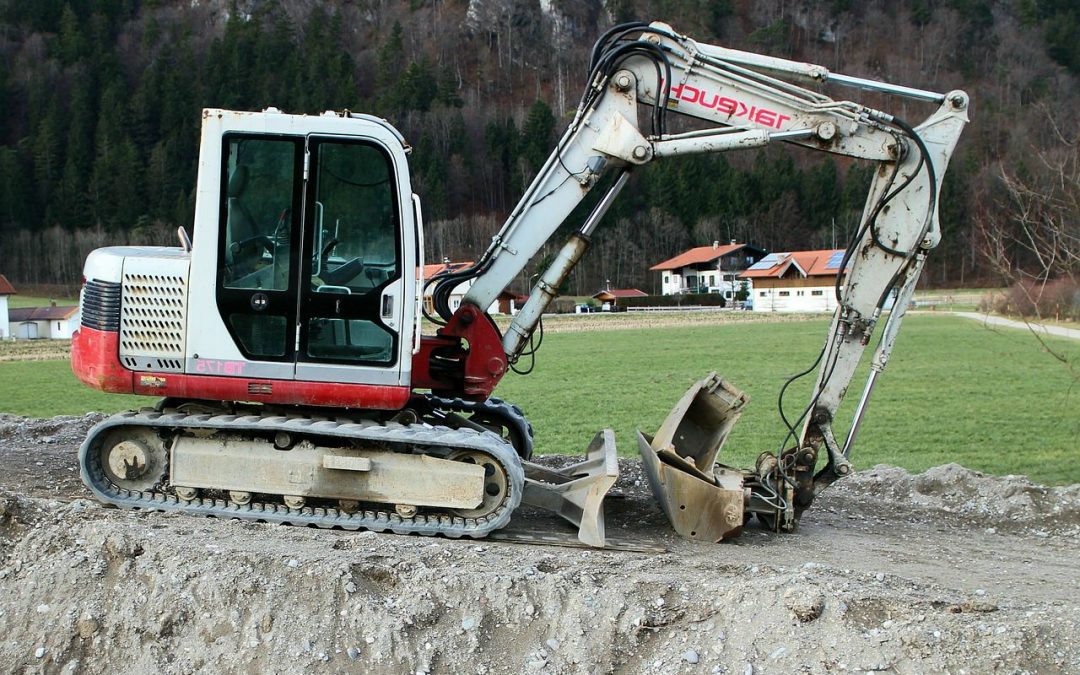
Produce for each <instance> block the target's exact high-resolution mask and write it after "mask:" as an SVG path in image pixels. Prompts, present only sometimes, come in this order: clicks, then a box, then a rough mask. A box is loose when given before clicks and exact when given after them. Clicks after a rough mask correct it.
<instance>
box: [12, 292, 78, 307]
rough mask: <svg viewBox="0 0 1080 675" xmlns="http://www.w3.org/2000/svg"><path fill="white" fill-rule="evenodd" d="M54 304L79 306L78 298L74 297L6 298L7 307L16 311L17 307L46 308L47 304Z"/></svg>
mask: <svg viewBox="0 0 1080 675" xmlns="http://www.w3.org/2000/svg"><path fill="white" fill-rule="evenodd" d="M51 302H55V303H56V304H57V305H60V306H62V307H63V306H72V305H77V304H79V298H78V297H77V296H76V297H52V298H50V297H45V296H38V295H10V296H8V307H10V308H11V309H16V308H19V307H48V306H49V303H51Z"/></svg>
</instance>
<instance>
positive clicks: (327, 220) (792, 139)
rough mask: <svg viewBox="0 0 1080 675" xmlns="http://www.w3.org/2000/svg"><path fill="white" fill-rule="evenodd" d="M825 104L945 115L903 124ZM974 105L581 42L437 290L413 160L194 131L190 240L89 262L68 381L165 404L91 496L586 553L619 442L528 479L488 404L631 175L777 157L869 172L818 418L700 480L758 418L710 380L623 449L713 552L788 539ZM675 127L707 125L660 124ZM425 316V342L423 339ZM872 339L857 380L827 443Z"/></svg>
mask: <svg viewBox="0 0 1080 675" xmlns="http://www.w3.org/2000/svg"><path fill="white" fill-rule="evenodd" d="M823 85H836V87H834V88H839V87H844V88H848V89H852V90H856V91H869V92H874V93H875V96H877V97H878V98H879V99H880V100H897V99H898V100H900V101H902V102H905V103H906V102H910V101H921V102H926V103H929V104H931V105H936V106H937V108H936V109H935V110H933V112H932V113H931V114H930V115H929V117H927V118H926V119H925V120H924V121H922V122H921V123H920V124H918V125H917V126H912V125H909V124H908V123H907V122H905V121H904V120H903V119H901V118H900V117H898V116H896V115H893V114H889V113H886V112H883V111H880V110H876V109H873V108H870V107H867V106H865V105H861V104H859V103H854V102H851V101H849V100H842V99H833V98H830V97H828V96H826V95H824V94H822V93H819V90H821V89H823V88H824V87H823ZM968 107H969V99H968V96H967V94H965V93H964V92H962V91H951V92H948V93H937V92H933V91H925V90H921V89H913V88H910V87H904V86H896V85H892V84H886V83H883V82H878V81H875V80H869V79H861V78H857V77H851V76H847V75H841V74H837V73H831V72H829V71H828V70H827V69H825V68H823V67H821V66H817V65H812V64H806V63H799V62H794V61H790V60H784V59H779V58H773V57H769V56H764V55H758V54H753V53H747V52H742V51H736V50H732V49H726V48H723V47H719V46H713V45H708V44H702V43H698V42H696V41H694V40H692V39H690V38H689V37H686V36H684V35H681V34H679V33H677V32H676V31H675V30H674V29H672V27H671V26H668V25H666V24H664V23H652V24H644V23H631V24H623V25H619V26H615V27H614V28H612V29H611V30H609V31H608V32H607V33H606V34H604V35H603V36H602V37H601V38H600V39H599V40H598V41H597V43H596V44H595V46H594V47H593V50H592V53H591V59H590V67H589V73H588V78H587V81H586V86H585V90H584V94H583V96H582V98H581V101H580V105H579V106H578V108H577V111H576V114H575V116H574V117H573V120H572V121H571V122H570V124H569V126H568V128H567V129H566V131H565V133H564V134H563V135H562V137H561V138H560V140H559V141H558V144H557V145H556V147H555V149H554V151H553V152H552V153H551V155H550V157H549V158H548V159H547V161H546V163H545V164H544V165H543V167H542V168H541V169H540V171H539V173H538V175H537V176H536V178H535V180H533V181H532V183H531V184H530V185H529V187H528V188H527V189H526V191H525V193H524V195H523V196H522V198H521V200H520V202H519V203H518V204H517V206H516V207H515V208H514V209H513V211H512V213H511V214H510V215H509V217H508V219H507V220H506V222H505V224H504V225H503V226H502V228H501V229H500V230H499V232H498V233H497V234H496V235H495V236H494V237H493V238H492V240H491V244H490V246H489V247H488V248H487V250H486V251H484V252H483V254H482V255H481V256H479V257H478V258H477V261H476V262H475V263H474V264H472V265H471V266H468V267H467V268H465V269H459V270H455V271H451V272H448V273H445V274H441V275H438V276H435V277H432V278H430V279H424V278H423V269H424V259H423V258H424V230H423V225H422V214H421V204H420V201H419V199H418V198H417V196H416V195H415V194H413V192H412V187H411V182H410V176H409V163H408V154H409V150H410V148H409V146H408V144H407V143H406V142H405V140H404V139H403V137H402V135H401V134H400V133H399V132H398V131H397V130H396V129H395V128H394V127H393V126H391V125H390V124H389V123H387V122H386V121H385V120H382V119H379V118H377V117H373V116H371V115H365V114H356V113H351V112H348V111H345V112H326V113H323V114H321V115H293V114H285V113H283V112H281V111H279V110H277V109H274V108H267V109H265V110H263V111H261V112H236V111H228V110H218V109H207V110H204V111H203V115H202V118H203V119H202V136H201V149H200V158H199V170H198V182H197V187H196V200H195V223H194V234H195V236H194V238H193V239H192V238H190V237H188V235H187V234H186V232H185V231H184V230H183V228H181V230H180V232H179V235H180V245H179V246H177V247H142V246H131V247H109V248H103V249H98V250H96V251H93V252H92V253H91V254H90V255H89V257H88V258H87V260H86V263H85V268H84V279H85V282H84V286H83V289H82V295H81V305H82V324H81V327H80V329H79V330H78V332H77V334H76V336H75V338H74V340H73V345H72V367H73V370H74V372H75V373H76V375H77V376H78V377H79V379H80V380H82V381H83V382H84V383H86V384H87V385H89V386H91V387H93V388H95V389H99V390H102V391H107V392H119V393H129V394H130V393H134V394H141V395H147V396H156V397H160V401H159V403H158V404H157V405H156V406H155V407H153V408H146V409H143V410H139V411H130V412H124V413H120V414H117V415H114V416H112V417H109V418H107V419H105V420H104V421H102V422H101V423H100V424H98V425H97V426H95V427H94V429H93V430H92V431H91V432H90V433H89V435H88V437H87V438H86V440H85V442H84V443H83V444H82V447H81V449H80V454H79V461H80V465H81V472H82V477H83V480H84V481H85V482H86V484H87V485H88V486H89V488H90V490H91V491H92V492H93V494H94V495H95V496H96V497H97V498H98V499H99V500H101V501H103V502H105V503H107V504H112V505H116V506H119V507H123V508H134V509H148V510H160V511H178V512H183V513H189V514H199V515H207V516H217V517H225V518H241V519H254V520H259V521H264V522H275V523H291V524H295V525H313V526H317V527H328V528H342V529H349V530H352V529H368V530H374V531H392V532H397V533H417V534H421V535H444V536H448V537H463V536H464V537H484V536H486V535H488V534H489V533H492V532H493V531H495V530H498V529H499V528H503V527H504V526H506V524H507V523H508V522H509V521H510V519H511V517H512V515H513V512H514V510H515V508H517V507H518V506H519V505H521V504H529V505H532V506H536V507H541V508H545V509H548V510H550V511H553V512H555V513H557V514H558V515H560V516H562V517H563V518H565V519H566V520H568V521H570V522H571V523H573V525H574V526H576V527H577V537H578V539H579V540H580V541H581V542H583V543H584V544H587V545H592V546H603V545H604V543H605V531H604V521H603V500H604V496H605V494H606V493H607V491H608V490H609V488H610V487H611V486H612V484H613V483H614V482H615V480H616V476H617V474H618V465H617V462H616V461H615V454H614V437H613V434H612V433H611V432H610V431H601V432H600V433H598V434H597V435H596V437H595V438H594V439H593V440H592V442H591V444H590V445H589V446H588V449H587V452H586V457H585V459H584V460H583V461H581V462H579V463H576V464H573V465H571V466H568V467H566V468H564V469H560V470H555V469H551V468H545V467H544V466H541V465H539V464H535V463H533V462H531V461H530V459H531V456H532V452H533V442H534V439H533V432H532V428H531V426H530V425H529V422H528V420H527V419H526V418H525V416H524V415H523V414H522V412H521V410H520V409H519V408H518V407H516V406H514V405H512V404H509V403H507V402H504V401H502V400H501V399H499V398H496V397H493V396H492V393H493V392H494V390H495V387H496V385H497V384H498V382H499V380H500V378H502V376H503V375H504V374H505V373H506V372H507V369H508V368H509V367H511V366H513V365H514V364H515V363H516V362H517V361H518V359H519V358H521V357H522V356H523V355H528V354H529V353H531V352H532V351H533V350H534V349H535V346H536V341H535V336H536V331H537V328H538V326H540V324H541V318H542V315H543V314H544V312H545V310H546V309H547V307H548V305H549V304H550V303H551V301H552V299H553V298H554V297H555V296H556V294H557V289H558V288H559V287H560V285H561V284H562V283H563V281H564V280H565V279H566V278H567V275H568V274H569V273H570V272H571V270H572V269H573V268H574V266H575V264H576V263H577V262H578V261H579V260H580V259H581V257H582V255H584V254H585V251H586V249H587V248H588V247H589V242H590V237H591V235H592V233H593V232H594V230H595V228H596V227H597V225H598V224H599V223H600V221H601V219H602V218H603V216H604V214H605V212H606V211H607V210H608V208H609V207H610V205H611V204H612V202H613V201H614V200H615V199H616V198H617V196H618V194H619V192H620V190H622V189H623V187H624V185H625V184H626V182H627V180H628V179H629V177H630V176H631V174H632V173H633V172H634V170H635V169H637V168H638V167H642V166H646V165H648V164H651V163H653V162H664V161H678V159H679V157H680V156H682V155H691V154H698V153H721V152H734V151H746V150H750V149H752V148H760V147H763V146H766V145H769V144H773V143H785V144H788V145H793V146H799V147H801V148H804V149H808V150H816V151H823V152H828V153H833V154H836V155H842V156H845V157H851V158H856V159H861V160H868V161H871V162H875V163H876V171H875V172H874V176H873V179H872V183H871V187H870V192H869V195H868V197H867V201H866V206H865V208H864V211H863V214H862V218H861V222H860V225H859V227H858V229H857V232H856V233H855V236H854V237H853V238H852V240H851V241H850V243H849V245H848V246H847V248H846V250H845V252H844V255H843V259H842V260H841V261H840V264H839V265H838V266H837V267H838V269H839V270H840V271H841V273H840V274H838V277H837V282H836V289H835V293H836V298H837V303H838V306H837V308H836V310H835V312H834V314H833V317H832V321H831V325H830V327H829V329H828V333H827V335H826V340H825V342H824V345H823V347H822V349H821V352H820V354H819V356H818V359H817V362H816V363H815V366H814V367H816V369H817V380H816V384H815V386H814V388H813V391H812V397H811V400H810V401H809V402H808V403H807V405H806V406H805V409H804V410H803V414H802V415H801V417H799V418H798V419H797V420H788V419H787V418H784V419H783V422H784V424H785V426H786V430H787V434H788V436H787V441H785V444H784V446H785V447H784V448H783V449H781V450H779V451H776V452H763V453H762V454H761V455H760V457H759V458H758V460H757V462H756V465H755V466H754V468H753V469H750V470H736V469H732V468H730V467H726V466H723V465H720V464H717V463H716V457H717V453H718V452H719V450H720V448H721V446H722V445H723V442H724V439H725V438H726V437H727V435H728V432H729V431H730V429H731V425H732V424H734V422H735V420H736V419H737V418H738V416H739V414H740V412H741V410H742V408H743V406H744V405H745V403H746V400H747V397H746V396H745V395H744V394H743V393H742V392H741V391H739V390H738V389H737V388H735V387H734V386H733V385H731V384H730V383H728V382H726V381H725V380H723V379H722V378H719V377H717V376H715V375H714V374H713V375H709V376H707V377H706V378H704V379H703V380H702V381H700V382H698V383H696V384H695V385H694V386H693V387H691V389H690V390H689V391H688V392H687V393H686V395H685V396H684V397H683V398H682V400H681V401H679V403H678V405H676V407H675V409H674V410H673V411H672V414H671V415H670V416H669V417H668V418H667V420H666V421H665V422H664V424H663V425H662V426H661V428H660V429H659V430H658V431H657V433H656V434H655V435H652V436H647V435H645V434H640V433H639V435H638V438H637V443H638V446H639V449H640V451H641V453H642V456H643V464H644V467H645V470H646V473H647V474H648V478H649V482H650V484H651V486H652V488H653V490H654V492H655V493H656V496H657V497H658V500H659V502H660V504H661V506H662V507H663V509H664V511H665V512H666V513H667V514H668V515H669V517H670V519H671V521H672V523H673V525H674V526H675V529H676V530H677V531H678V532H679V533H681V534H683V535H685V536H688V537H691V538H695V539H705V540H711V541H718V540H720V539H724V538H730V537H732V536H735V535H736V534H738V533H739V531H740V530H741V528H742V527H743V524H744V523H745V522H746V521H747V519H748V518H749V517H750V516H751V515H753V516H756V517H757V518H758V519H759V520H760V521H761V522H762V523H764V525H765V526H766V527H768V528H770V529H773V530H777V531H786V530H791V529H793V528H795V526H796V524H797V522H798V519H799V517H800V516H801V514H802V513H803V512H804V511H805V510H806V509H807V508H808V507H809V506H810V505H811V503H812V502H813V500H814V498H815V496H816V495H817V494H818V493H819V492H820V491H821V490H822V489H824V488H825V487H826V486H828V485H829V484H831V483H832V482H834V481H835V480H837V479H839V478H841V477H843V476H844V475H846V474H848V473H850V471H851V467H852V465H851V462H850V459H849V458H850V455H851V450H852V446H853V444H854V442H855V438H856V435H857V433H858V430H859V424H860V421H861V420H862V418H863V416H864V414H865V411H866V407H867V402H868V400H869V398H870V395H871V392H872V391H873V388H874V384H875V382H876V380H877V378H878V376H879V375H880V373H881V372H882V371H883V370H884V368H885V366H886V363H887V361H888V359H889V355H890V353H891V350H892V347H893V344H894V343H895V340H896V337H897V333H898V331H899V328H900V325H901V321H902V320H903V317H904V312H905V309H906V307H907V306H908V305H909V304H910V301H911V298H912V294H913V292H914V288H915V284H916V282H917V280H918V278H919V275H920V273H921V271H922V269H923V266H924V264H925V262H926V258H927V255H928V254H929V252H930V251H931V250H932V249H933V248H934V247H935V246H936V245H937V244H938V242H939V239H940V228H939V225H938V200H939V194H940V189H941V181H942V177H943V175H944V174H945V170H946V167H947V165H948V162H949V158H950V156H951V155H952V153H953V150H954V148H955V146H956V143H957V141H958V139H959V137H960V134H961V132H962V131H963V129H964V127H965V125H966V124H967V122H968V117H967V113H968ZM671 113H676V114H677V115H680V116H685V117H688V118H691V119H692V120H693V121H694V122H695V125H696V126H698V127H700V128H696V129H695V130H691V131H669V130H668V126H667V118H668V116H669V115H670V114H671ZM594 188H599V190H598V193H602V194H601V196H600V197H599V199H595V206H594V207H593V208H592V210H591V212H590V213H589V214H588V216H587V217H586V218H585V219H584V221H583V222H582V223H581V224H580V226H579V227H578V228H577V229H576V231H574V232H573V234H571V235H570V236H569V238H568V239H567V240H566V242H565V244H564V245H563V246H562V248H561V249H560V251H559V253H558V255H556V256H555V257H554V259H553V260H552V261H551V262H550V265H549V266H548V267H547V269H546V270H545V271H543V272H542V273H541V274H539V275H538V279H537V281H536V282H535V285H534V286H533V288H532V289H531V293H530V295H529V296H528V300H527V301H526V302H525V303H524V305H523V306H522V307H521V308H520V311H518V312H517V313H516V314H515V315H514V316H513V319H512V321H511V322H510V324H509V326H508V327H507V328H506V329H505V330H500V329H499V327H498V326H497V325H496V323H495V322H494V321H493V320H492V318H491V317H490V316H489V314H488V313H487V311H486V310H487V308H489V307H490V306H492V304H493V303H494V302H495V301H496V299H497V298H498V296H499V294H500V293H501V292H502V291H503V290H504V289H506V288H507V286H508V285H509V284H511V283H512V281H513V280H514V279H515V278H517V277H518V275H519V274H520V273H521V272H522V270H524V269H525V267H526V265H528V264H529V262H530V261H531V260H533V258H534V257H535V256H536V255H537V253H538V251H539V250H540V249H541V247H542V246H543V245H544V244H545V243H546V242H548V241H549V240H550V239H551V238H552V237H553V236H554V235H555V233H556V231H557V230H559V228H560V226H561V225H562V224H563V223H564V221H566V220H567V219H568V217H569V216H570V215H571V212H572V211H574V209H575V207H577V206H578V205H579V204H581V203H582V201H583V200H585V199H586V197H587V196H588V195H589V193H590V192H592V191H593V190H594ZM702 189H707V186H702ZM564 231H565V230H564ZM462 284H468V291H467V293H466V294H465V296H464V299H463V300H462V301H461V302H460V304H456V303H455V304H456V306H454V307H451V299H450V298H451V292H452V291H453V290H454V289H455V288H458V287H459V286H462ZM429 286H430V289H431V293H430V297H431V307H430V311H425V310H426V308H425V306H424V295H425V294H424V289H425V288H426V287H429ZM890 302H891V303H892V305H891V311H883V310H885V308H886V307H887V306H888V303H890ZM425 314H428V315H429V318H430V319H431V320H432V321H433V322H435V324H436V325H438V328H437V330H436V331H435V333H434V334H433V335H424V334H422V329H423V328H424V327H425V326H426V325H427V324H426V323H425V322H424V317H425ZM879 323H882V326H880V327H879V326H878V324H879ZM875 329H878V340H877V342H876V344H875V346H874V347H873V348H872V356H870V359H871V362H870V371H869V377H868V380H867V381H866V383H865V385H864V387H863V390H862V394H861V397H860V399H859V402H858V405H857V407H856V409H855V412H854V417H853V419H852V420H851V423H850V424H849V425H847V428H848V429H849V431H848V432H847V435H846V437H845V438H837V436H836V435H835V434H834V432H833V428H834V417H835V415H836V413H837V411H838V408H839V406H840V403H841V401H842V399H843V398H844V395H845V393H846V392H847V390H848V387H849V385H850V384H851V381H852V378H853V376H854V374H855V369H856V366H857V365H858V363H859V362H860V360H861V359H862V358H863V356H864V352H865V351H866V349H867V347H868V345H869V344H870V342H871V338H872V336H873V334H874V332H875ZM811 370H813V368H811V369H810V370H808V371H807V373H809V372H811ZM800 427H801V428H800Z"/></svg>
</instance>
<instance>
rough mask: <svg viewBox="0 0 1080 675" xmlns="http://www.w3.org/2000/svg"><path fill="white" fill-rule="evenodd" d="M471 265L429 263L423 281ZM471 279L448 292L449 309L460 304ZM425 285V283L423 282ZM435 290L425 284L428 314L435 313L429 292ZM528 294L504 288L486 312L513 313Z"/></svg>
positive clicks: (464, 263) (452, 309)
mask: <svg viewBox="0 0 1080 675" xmlns="http://www.w3.org/2000/svg"><path fill="white" fill-rule="evenodd" d="M472 266H473V263H472V262H460V263H455V262H450V261H449V260H444V261H443V262H441V263H432V264H430V265H424V281H425V282H426V281H427V280H428V279H430V278H432V277H433V276H435V275H436V274H443V273H449V272H460V271H461V270H464V269H468V268H470V267H472ZM472 284H473V282H472V279H469V280H467V281H463V282H461V283H460V284H458V285H457V286H456V287H455V288H454V291H453V292H452V293H450V310H451V311H455V312H456V311H457V308H458V307H460V306H461V301H462V300H464V299H465V294H466V293H468V292H469V289H470V288H472ZM425 285H426V284H425ZM433 290H435V286H434V285H431V286H426V287H425V288H424V309H425V310H426V311H427V313H428V314H429V315H432V316H434V314H435V303H434V300H433V299H432V297H431V292H432V291H433ZM528 299H529V298H528V296H522V295H518V294H516V293H512V292H511V291H506V290H504V291H503V292H502V293H500V294H499V297H498V298H496V299H495V302H493V303H492V304H491V307H488V310H487V311H488V314H515V313H517V310H518V308H519V307H521V306H522V305H523V304H525V301H526V300H528Z"/></svg>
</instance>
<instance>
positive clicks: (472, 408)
mask: <svg viewBox="0 0 1080 675" xmlns="http://www.w3.org/2000/svg"><path fill="white" fill-rule="evenodd" d="M421 397H422V398H423V399H424V400H425V401H427V404H428V405H429V406H431V407H432V408H434V409H439V410H446V411H450V412H455V413H470V414H475V413H486V414H489V415H492V416H495V417H498V418H499V419H501V420H503V421H504V422H505V424H506V426H507V427H508V428H510V429H512V430H513V432H514V433H515V434H516V436H517V437H518V438H519V439H520V445H519V446H515V447H516V448H517V452H518V456H520V457H521V458H522V459H524V460H529V459H531V458H532V454H533V427H532V424H531V423H530V422H529V420H528V418H527V417H525V413H524V412H522V411H521V408H519V407H517V406H516V405H514V404H513V403H507V402H506V401H504V400H502V399H501V398H497V397H495V396H492V397H491V398H489V399H487V400H486V401H466V400H465V399H462V398H443V397H442V396H436V395H434V394H422V395H421Z"/></svg>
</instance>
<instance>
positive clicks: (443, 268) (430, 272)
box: [424, 261, 473, 279]
mask: <svg viewBox="0 0 1080 675" xmlns="http://www.w3.org/2000/svg"><path fill="white" fill-rule="evenodd" d="M472 266H473V263H472V261H469V262H459V263H432V264H430V265H424V278H425V279H430V278H431V277H433V276H435V275H436V274H441V273H442V272H457V271H459V270H463V269H465V268H466V267H472Z"/></svg>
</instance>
